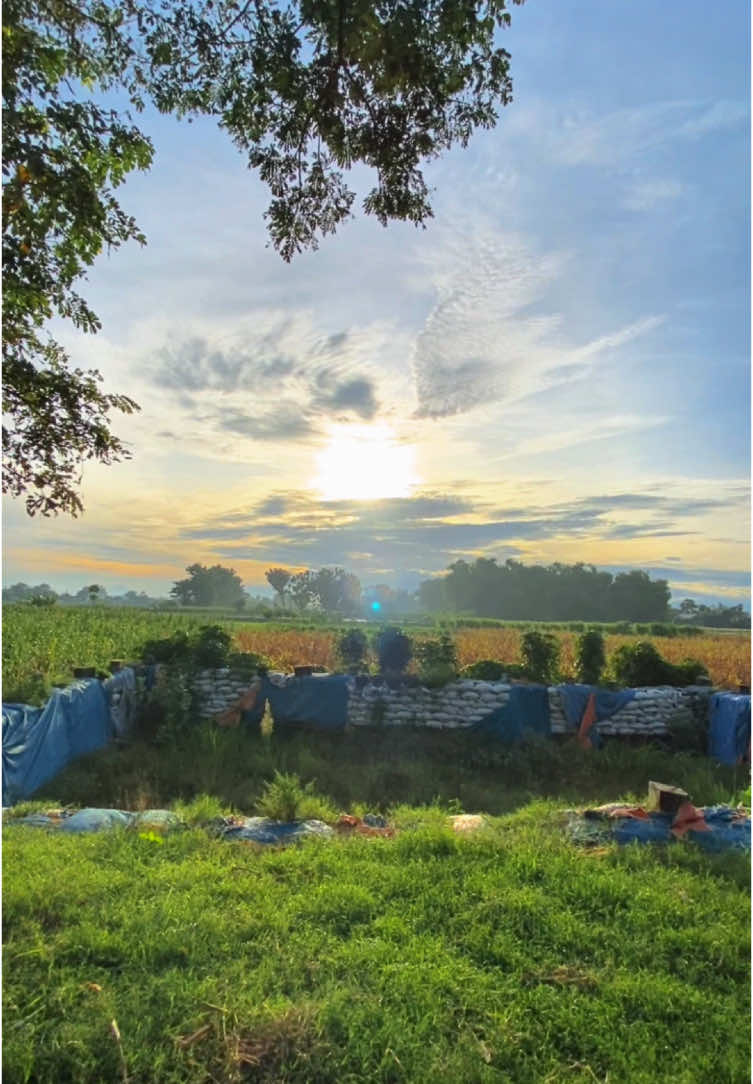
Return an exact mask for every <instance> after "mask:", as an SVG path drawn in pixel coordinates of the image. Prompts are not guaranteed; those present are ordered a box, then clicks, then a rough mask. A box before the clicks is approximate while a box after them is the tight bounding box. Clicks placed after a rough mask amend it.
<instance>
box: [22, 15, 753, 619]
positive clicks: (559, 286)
mask: <svg viewBox="0 0 753 1084" xmlns="http://www.w3.org/2000/svg"><path fill="white" fill-rule="evenodd" d="M512 19H513V21H512V27H511V28H510V29H509V30H508V31H505V32H504V33H503V35H502V37H503V41H504V44H505V46H506V48H508V49H509V51H510V53H511V54H512V74H513V80H514V102H513V104H512V105H510V106H509V107H507V108H506V109H504V110H503V111H502V114H501V117H500V121H499V124H498V126H497V128H496V129H495V130H493V131H492V132H486V133H479V134H478V135H477V136H476V137H475V138H474V139H473V141H472V143H471V145H470V146H469V148H468V149H466V150H464V151H462V150H457V151H455V152H453V153H452V154H450V155H448V156H446V157H445V158H444V159H442V160H441V161H439V162H437V163H434V164H432V166H431V168H430V169H429V170H427V177H428V178H429V180H430V182H431V183H432V185H434V186H435V189H436V191H435V196H434V209H435V218H434V219H433V221H432V222H430V223H429V226H428V228H427V229H426V230H424V231H421V230H419V231H416V230H415V229H414V228H413V227H410V226H407V225H393V226H391V227H389V228H388V229H387V230H384V229H382V228H381V227H380V226H379V225H378V224H377V223H375V222H373V221H370V220H367V219H365V218H363V217H362V216H360V215H359V216H358V217H357V219H356V220H355V221H353V222H351V223H349V224H347V225H346V226H344V227H343V228H342V229H341V230H340V232H339V233H338V234H337V236H336V237H334V238H327V239H326V240H324V241H323V242H322V245H321V248H320V250H319V251H318V252H316V253H309V254H306V255H304V256H302V257H299V258H297V259H296V260H295V261H294V262H293V264H292V265H290V266H288V265H285V264H284V263H283V262H282V261H281V260H280V258H279V257H278V256H277V255H276V254H275V253H274V252H273V251H272V250H271V249H268V248H266V247H265V244H266V235H265V229H264V224H263V221H262V214H263V210H264V207H265V206H266V193H265V190H264V188H263V186H262V185H261V184H260V182H259V181H258V180H257V179H256V178H255V177H254V176H253V175H252V174H251V173H249V172H248V171H247V170H246V168H245V165H244V163H243V161H242V159H241V157H240V155H239V154H238V153H237V152H236V150H235V149H234V148H233V146H232V145H231V144H230V142H229V140H228V139H227V138H226V137H225V136H224V135H223V133H221V132H219V131H218V130H217V129H216V128H215V127H214V126H213V125H212V124H210V123H208V122H206V121H201V122H197V123H195V124H193V125H188V124H186V123H182V124H178V123H176V122H174V121H172V120H170V119H167V118H160V117H154V116H150V115H147V116H146V117H144V118H142V121H143V126H144V127H145V128H146V129H147V130H148V131H149V133H150V134H151V135H152V137H153V139H154V142H155V146H156V151H157V153H156V157H155V163H154V165H153V167H152V170H151V172H150V173H149V174H145V175H139V176H135V177H133V178H131V179H130V180H129V181H128V182H127V184H126V185H125V186H123V188H122V189H121V194H122V200H121V202H122V203H123V205H124V206H125V207H126V208H127V209H128V211H129V212H130V213H132V214H134V215H135V217H136V219H137V221H138V222H139V224H140V225H141V227H142V228H143V229H144V231H145V233H146V235H147V238H148V246H147V248H146V249H140V248H138V246H131V247H129V248H128V249H125V250H121V251H119V252H117V253H114V254H113V255H112V256H110V257H107V258H102V259H101V260H100V261H99V262H98V264H97V265H96V266H95V268H94V269H93V271H92V273H91V275H90V280H89V283H88V285H87V296H88V297H89V298H90V300H91V302H92V304H93V306H94V308H95V310H96V311H97V312H98V313H99V315H100V316H101V318H102V320H103V325H104V327H103V331H102V332H101V333H100V335H98V336H97V337H95V338H82V337H79V336H77V335H75V334H73V333H72V332H71V330H70V329H63V328H61V329H59V330H60V336H61V338H63V339H64V341H65V342H66V344H67V345H68V346H69V347H70V351H71V355H72V357H73V358H74V360H75V361H76V363H77V364H80V365H83V366H96V367H97V368H99V369H100V370H101V371H102V373H103V374H104V375H105V377H106V379H107V382H108V385H109V386H110V387H112V389H114V390H118V391H122V392H125V393H127V394H131V395H133V397H134V398H135V399H136V400H137V401H138V402H139V403H140V404H141V406H142V413H141V414H140V415H139V416H137V417H136V418H133V419H123V420H122V421H120V420H119V421H118V423H117V429H118V432H119V433H120V434H121V435H122V436H123V437H124V438H126V439H127V440H128V441H130V443H131V444H132V447H133V452H134V458H133V460H132V461H130V462H129V463H126V464H121V465H118V466H115V467H112V468H100V467H91V468H87V470H86V473H85V476H84V487H83V493H84V500H85V504H86V514H85V515H84V516H83V517H82V518H81V519H79V520H77V521H71V520H67V519H66V520H64V519H62V518H60V519H57V520H53V521H39V520H34V521H31V520H29V519H28V518H27V517H26V516H25V514H24V513H23V510H22V508H21V506H20V505H19V504H17V503H15V502H7V503H6V506H5V539H4V547H5V565H4V579H5V581H6V582H14V581H16V580H19V579H23V580H26V581H27V582H38V581H39V580H41V579H45V580H47V581H48V582H50V583H52V584H53V585H54V586H59V587H78V586H80V585H81V584H82V583H86V582H91V581H92V578H94V579H96V580H97V581H98V582H101V583H104V584H105V585H106V586H107V587H108V590H117V589H118V588H127V587H137V588H142V587H143V588H145V589H146V590H148V591H149V592H150V593H161V592H164V591H166V590H167V589H168V588H169V586H170V584H171V583H172V581H173V580H175V579H177V578H179V577H180V576H181V574H182V569H183V568H184V567H185V565H186V564H188V563H190V562H192V561H194V560H201V561H205V562H206V561H211V562H214V561H217V560H219V561H221V562H223V563H227V564H232V566H233V567H235V568H236V569H237V570H238V571H239V572H240V573H241V574H242V575H243V577H244V579H245V581H246V583H247V584H248V585H249V586H250V587H251V588H252V589H253V588H255V587H256V586H257V585H260V584H262V583H263V571H264V568H265V567H268V566H269V565H270V564H289V565H290V566H291V567H304V566H311V567H317V566H319V565H322V564H334V563H338V564H342V565H345V566H347V567H349V568H352V569H353V570H354V571H356V572H357V573H358V575H359V576H360V577H361V579H362V581H363V582H364V583H373V582H390V583H395V584H398V583H399V584H402V585H406V586H411V585H413V584H415V583H416V582H418V580H419V579H420V578H422V577H425V576H426V575H430V574H433V573H435V572H437V571H439V570H441V569H443V568H444V567H446V565H447V564H448V563H449V562H450V561H452V560H454V559H455V558H456V557H457V556H459V555H463V556H472V555H475V554H484V555H486V556H497V557H499V558H500V559H502V560H503V559H504V558H505V557H508V556H516V557H519V558H520V559H522V560H524V561H547V562H548V561H553V560H561V561H575V560H581V559H582V560H586V561H591V562H593V563H595V564H597V565H600V566H604V567H609V568H630V567H642V568H650V569H652V570H654V571H655V574H661V575H666V576H667V577H668V578H669V579H670V582H671V585H672V586H673V591H674V594H675V597H676V598H683V597H685V596H686V595H693V596H694V597H697V598H700V599H711V598H713V599H720V600H721V599H723V600H729V601H731V602H738V601H744V600H746V599H747V594H748V590H747V584H748V568H749V522H750V520H749V498H748V493H749V474H750V451H749V449H750V444H749V441H750V429H749V416H750V386H749V331H750V329H749V299H750V279H749V240H750V222H749V193H750V177H749V151H750V146H749V102H750V94H749V43H750V33H749V24H748V11H747V5H744V4H725V5H722V6H720V7H719V8H718V9H714V10H711V9H709V7H708V5H706V4H704V5H701V4H700V3H695V2H692V3H686V4H683V5H679V4H665V5H657V4H655V3H648V2H643V0H642V2H638V3H632V4H630V5H627V4H603V3H596V2H591V3H583V2H581V3H575V2H571V0H528V2H527V3H526V4H525V6H523V7H522V8H517V7H516V8H513V9H512ZM356 181H357V187H358V188H359V190H361V191H363V190H365V185H366V184H367V183H368V178H367V177H365V176H360V175H359V176H358V177H357V178H356ZM364 498H368V499H364Z"/></svg>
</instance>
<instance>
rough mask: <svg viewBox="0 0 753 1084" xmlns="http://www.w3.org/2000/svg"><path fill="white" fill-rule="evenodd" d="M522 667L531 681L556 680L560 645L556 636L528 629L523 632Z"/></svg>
mask: <svg viewBox="0 0 753 1084" xmlns="http://www.w3.org/2000/svg"><path fill="white" fill-rule="evenodd" d="M520 653H521V655H522V657H523V668H524V670H525V673H526V676H527V677H529V678H530V679H531V681H537V682H540V683H541V684H542V685H548V684H551V683H553V682H555V681H556V680H557V676H558V666H559V655H560V645H559V641H558V640H557V638H556V636H552V634H551V633H548V632H538V631H537V630H536V629H529V631H528V632H525V633H523V637H522V639H521V643H520Z"/></svg>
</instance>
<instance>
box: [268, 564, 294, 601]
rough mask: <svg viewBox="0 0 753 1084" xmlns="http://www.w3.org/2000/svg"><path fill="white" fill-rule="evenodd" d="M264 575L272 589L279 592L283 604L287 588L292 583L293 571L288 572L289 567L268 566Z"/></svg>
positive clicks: (278, 595)
mask: <svg viewBox="0 0 753 1084" xmlns="http://www.w3.org/2000/svg"><path fill="white" fill-rule="evenodd" d="M264 576H265V579H266V581H267V583H268V584H269V586H270V587H271V588H272V590H273V591H276V592H277V597H278V599H279V601H280V604H282V603H283V602H284V601H285V588H286V587H287V586H288V584H289V583H290V580H291V579H292V576H293V573H292V572H288V570H287V568H268V569H267V571H266V572H265V573H264Z"/></svg>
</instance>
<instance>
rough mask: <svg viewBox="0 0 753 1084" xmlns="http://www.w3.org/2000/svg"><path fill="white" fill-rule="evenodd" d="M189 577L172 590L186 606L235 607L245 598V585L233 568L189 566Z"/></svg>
mask: <svg viewBox="0 0 753 1084" xmlns="http://www.w3.org/2000/svg"><path fill="white" fill-rule="evenodd" d="M186 572H187V573H188V577H187V578H186V579H185V580H177V581H176V582H175V584H174V585H173V587H172V589H171V590H170V594H171V595H172V597H173V598H176V599H177V600H178V601H179V602H181V603H182V604H183V605H184V606H233V605H234V604H235V603H236V602H238V600H239V599H242V598H244V597H245V595H244V591H243V583H242V582H241V578H240V576H239V575H238V574H237V573H236V571H235V569H233V568H224V567H223V566H222V565H212V567H211V568H208V567H207V566H206V565H199V564H194V565H188V567H187V568H186Z"/></svg>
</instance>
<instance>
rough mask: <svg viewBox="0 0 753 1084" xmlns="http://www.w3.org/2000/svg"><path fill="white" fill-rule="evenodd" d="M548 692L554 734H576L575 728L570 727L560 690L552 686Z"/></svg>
mask: <svg viewBox="0 0 753 1084" xmlns="http://www.w3.org/2000/svg"><path fill="white" fill-rule="evenodd" d="M547 691H548V693H549V719H550V722H551V725H552V734H571V733H574V727H572V726H570V723H568V721H567V716H566V715H565V707H564V705H563V703H562V695H561V693H560V691H559V689H558V688H557V687H556V686H555V685H551V686H550V687H549V689H548V690H547Z"/></svg>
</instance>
